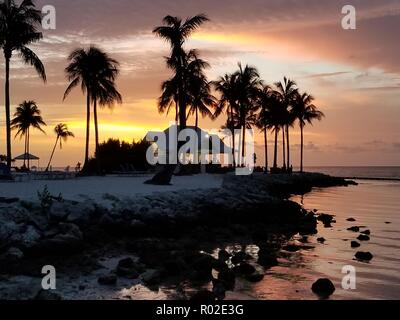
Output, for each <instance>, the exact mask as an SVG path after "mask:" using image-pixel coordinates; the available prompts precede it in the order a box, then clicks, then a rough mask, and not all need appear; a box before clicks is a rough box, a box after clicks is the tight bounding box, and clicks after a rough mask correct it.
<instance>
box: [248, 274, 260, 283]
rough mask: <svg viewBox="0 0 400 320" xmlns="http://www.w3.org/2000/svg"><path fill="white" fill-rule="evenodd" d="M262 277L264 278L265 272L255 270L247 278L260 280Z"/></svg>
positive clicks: (254, 280)
mask: <svg viewBox="0 0 400 320" xmlns="http://www.w3.org/2000/svg"><path fill="white" fill-rule="evenodd" d="M262 279H264V274H262V273H260V272H254V273H253V274H249V275H247V276H246V280H247V281H250V282H260V281H261V280H262Z"/></svg>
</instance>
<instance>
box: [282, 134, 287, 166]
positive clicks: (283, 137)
mask: <svg viewBox="0 0 400 320" xmlns="http://www.w3.org/2000/svg"><path fill="white" fill-rule="evenodd" d="M282 151H283V169H286V142H285V127H284V126H283V127H282Z"/></svg>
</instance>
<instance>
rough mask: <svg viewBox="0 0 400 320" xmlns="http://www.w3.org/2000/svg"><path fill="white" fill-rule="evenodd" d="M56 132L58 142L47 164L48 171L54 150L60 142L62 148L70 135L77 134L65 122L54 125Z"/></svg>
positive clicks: (54, 149)
mask: <svg viewBox="0 0 400 320" xmlns="http://www.w3.org/2000/svg"><path fill="white" fill-rule="evenodd" d="M54 133H55V134H56V143H55V144H54V148H53V151H52V152H51V156H50V160H49V163H48V164H47V167H46V171H49V168H50V165H51V161H52V160H53V156H54V152H55V151H56V148H57V145H58V143H60V149H62V143H63V141H64V142H67V140H68V138H69V137H75V135H74V134H73V133H72V132H71V131H69V130H68V126H67V125H66V124H64V123H59V124H58V125H56V126H55V127H54Z"/></svg>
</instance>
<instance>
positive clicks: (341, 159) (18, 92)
mask: <svg viewBox="0 0 400 320" xmlns="http://www.w3.org/2000/svg"><path fill="white" fill-rule="evenodd" d="M37 4H38V7H40V8H41V7H42V6H44V5H48V4H50V5H53V6H54V7H55V8H56V10H57V28H56V30H51V31H44V39H43V41H42V42H41V43H40V44H38V45H35V46H32V48H33V49H34V50H35V51H36V52H37V54H38V55H39V56H40V57H41V58H42V60H43V62H44V64H45V66H46V69H47V74H48V82H47V84H46V85H44V84H43V83H42V82H40V80H38V77H37V75H36V74H35V73H34V72H33V71H32V69H31V68H29V67H26V66H24V65H22V64H20V62H19V60H18V57H17V56H15V57H14V59H13V61H12V71H11V72H12V78H11V80H12V84H11V88H12V89H11V90H12V91H11V93H12V94H11V97H12V106H13V108H15V106H16V105H17V104H19V103H20V102H22V101H23V100H28V99H29V100H30V99H33V100H35V101H37V103H38V105H39V106H40V108H41V110H42V112H43V117H44V118H45V121H46V122H47V124H48V127H47V129H46V131H47V135H43V134H41V133H35V134H34V135H33V136H32V138H31V141H32V147H31V150H32V152H33V153H35V154H37V155H39V156H40V157H41V158H42V159H43V160H42V161H43V164H44V162H46V161H47V159H48V156H49V154H50V151H51V147H52V144H53V142H54V139H55V137H54V135H53V133H52V128H53V127H54V125H55V124H57V123H59V122H65V123H67V124H68V125H69V127H70V128H71V129H72V130H73V131H74V132H75V134H76V138H75V139H73V140H71V141H70V142H68V144H67V145H66V146H65V147H64V149H63V150H62V152H58V153H57V154H56V156H55V159H54V160H55V161H54V162H55V165H56V166H65V165H68V164H69V165H75V164H76V163H77V162H78V161H82V158H83V153H84V150H83V146H84V127H85V99H84V96H83V95H82V93H81V92H79V91H78V90H77V91H76V92H74V93H73V94H72V95H71V96H70V97H69V98H68V100H67V101H65V102H62V96H63V92H64V90H65V88H66V86H67V82H66V79H65V76H64V73H63V70H64V68H65V66H66V64H67V60H66V58H67V56H68V54H69V53H70V51H71V50H73V49H74V48H76V47H82V46H84V47H87V46H89V45H90V44H95V45H97V46H99V47H101V48H103V49H104V50H106V51H107V52H109V54H110V55H111V56H113V57H114V58H116V59H117V60H119V61H120V62H121V76H120V78H119V80H118V87H119V89H120V91H121V93H122V95H123V98H124V103H123V105H121V106H116V107H115V108H114V109H113V110H102V111H101V112H100V123H101V125H100V128H101V139H102V140H104V139H107V138H108V137H115V138H121V139H125V140H129V141H130V140H132V139H140V138H142V137H143V136H144V135H145V133H146V132H147V131H149V130H152V129H163V128H165V127H167V126H168V124H169V121H171V120H172V118H171V117H166V116H165V115H159V114H158V112H157V108H156V104H157V98H158V96H159V95H160V85H161V82H162V81H163V80H165V79H167V78H168V77H169V76H170V72H169V71H168V70H167V69H166V67H165V64H164V59H163V57H164V56H166V55H167V54H168V45H167V44H166V43H164V42H163V41H162V40H160V39H158V38H156V37H155V36H154V35H153V34H152V32H151V31H152V29H153V28H154V27H155V26H158V25H160V23H161V20H162V17H163V16H165V15H167V14H171V15H177V16H182V17H187V16H192V15H195V14H198V13H205V14H207V15H208V16H209V18H210V19H211V21H210V22H209V23H207V24H206V25H204V27H202V28H201V29H200V30H199V32H197V33H196V34H194V35H193V37H192V39H191V40H190V41H189V42H188V43H187V47H188V48H198V49H199V51H200V53H201V56H202V57H203V58H204V59H206V60H207V61H209V63H210V64H211V66H212V67H211V69H210V70H209V72H208V75H209V77H210V79H216V78H217V77H218V76H219V75H223V74H224V73H227V72H233V71H235V69H236V67H237V63H238V62H239V61H240V62H242V64H250V65H253V66H256V67H257V68H258V69H259V71H260V74H261V76H262V78H263V79H264V80H265V82H266V83H274V82H276V81H278V80H281V79H282V78H283V76H285V75H286V76H288V77H290V78H292V79H294V80H295V81H296V82H297V83H298V86H299V87H300V90H301V91H307V92H309V93H312V94H313V95H314V96H315V97H316V99H317V100H316V104H317V105H318V106H319V107H320V109H321V110H322V111H323V112H324V113H325V114H326V118H325V119H324V121H322V122H320V123H315V125H314V126H313V127H309V128H307V130H306V163H307V164H308V165H398V164H399V163H400V129H399V128H400V61H399V52H400V41H399V31H400V0H350V1H349V0H347V1H339V0H333V1H332V0H247V1H243V0H224V1H215V0H201V1H198V0H197V1H191V0H170V1H165V0H152V1H144V0H140V1H139V0H114V1H106V0H70V1H64V0H40V1H37ZM346 4H351V5H353V6H354V7H355V8H356V10H357V29H356V30H343V29H342V27H341V19H342V17H343V15H342V13H341V10H342V7H343V6H344V5H346ZM1 64H2V72H1V81H2V82H4V60H3V59H1ZM0 99H1V100H0V101H4V92H3V91H1V92H0ZM1 105H3V103H1ZM224 120H225V119H220V120H218V121H216V122H212V121H210V120H202V121H201V126H202V127H204V128H206V129H212V128H216V129H217V128H219V127H220V126H221V124H222V123H223V122H224ZM190 121H192V120H190ZM4 122H5V120H4V108H1V111H0V153H4V152H5V145H4V140H5V139H4V136H5V134H4ZM292 132H293V135H292V143H293V153H294V155H293V157H294V161H295V163H297V161H298V156H297V155H298V148H299V147H298V144H299V130H298V129H297V128H295V129H294V130H293V131H292ZM271 142H272V141H271ZM257 144H258V147H257V153H258V154H259V157H258V158H259V161H262V159H263V154H262V136H257ZM13 148H14V150H13V153H14V155H17V154H20V153H22V151H23V149H22V148H23V143H22V142H21V141H19V140H15V142H14V146H13ZM270 150H271V152H272V145H271V148H270Z"/></svg>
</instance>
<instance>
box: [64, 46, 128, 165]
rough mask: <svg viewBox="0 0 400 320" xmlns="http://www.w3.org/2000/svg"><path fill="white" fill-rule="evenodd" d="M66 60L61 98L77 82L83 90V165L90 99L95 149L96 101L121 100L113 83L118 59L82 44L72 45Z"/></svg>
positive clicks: (96, 126) (86, 162)
mask: <svg viewBox="0 0 400 320" xmlns="http://www.w3.org/2000/svg"><path fill="white" fill-rule="evenodd" d="M68 60H69V61H70V63H69V65H68V66H67V67H66V68H65V73H66V74H67V78H68V80H69V81H70V84H69V86H68V87H67V89H66V91H65V93H64V98H63V99H64V100H65V99H66V98H67V96H68V95H69V94H70V93H71V91H72V90H73V89H74V88H75V87H77V86H78V85H79V84H80V86H81V89H82V92H83V93H86V146H85V163H84V169H85V168H86V167H87V164H88V161H89V141H90V113H91V112H90V107H91V104H92V103H93V109H94V120H95V135H96V137H95V140H96V149H98V144H99V143H98V140H99V138H98V137H99V135H98V120H97V103H98V102H99V104H100V106H106V105H108V106H112V105H113V103H114V102H118V103H120V102H122V98H121V95H120V93H119V92H118V91H117V89H116V86H115V79H116V77H117V75H118V72H119V71H118V62H117V61H115V60H113V59H111V58H110V57H108V55H107V54H106V53H104V52H103V51H102V50H100V49H98V48H96V47H94V46H91V47H90V48H89V49H87V50H85V49H83V48H79V49H76V50H75V51H73V52H72V53H71V54H70V55H69V57H68Z"/></svg>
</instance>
